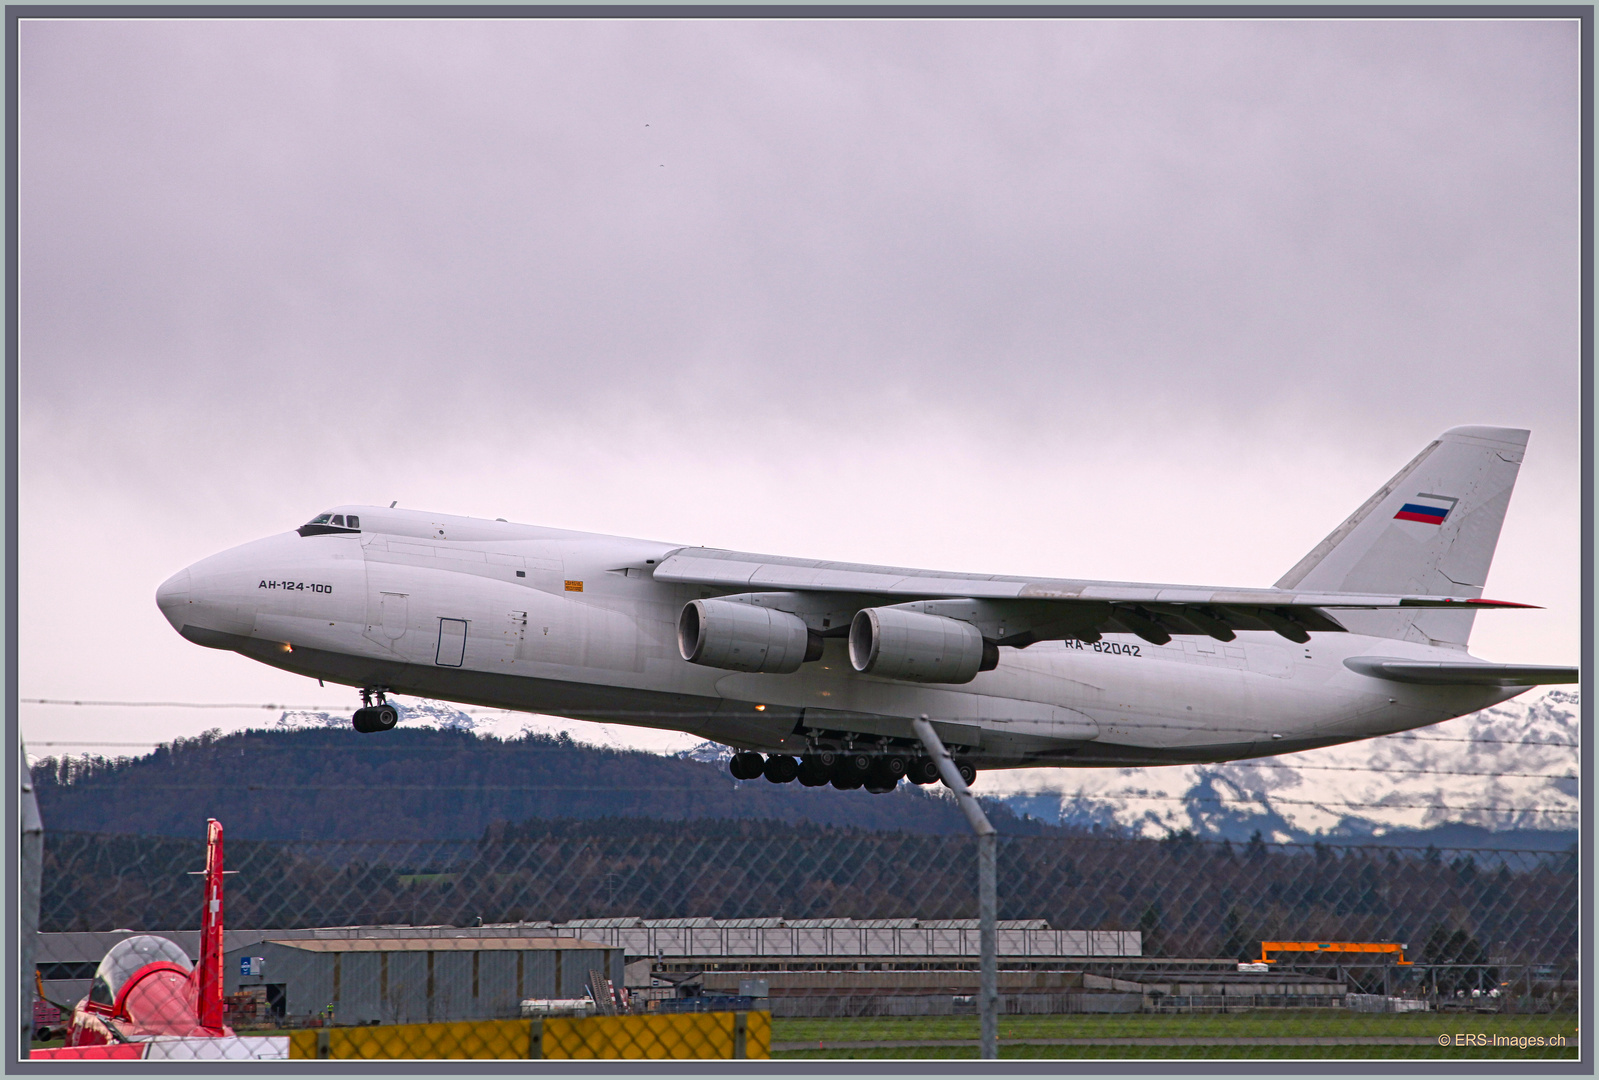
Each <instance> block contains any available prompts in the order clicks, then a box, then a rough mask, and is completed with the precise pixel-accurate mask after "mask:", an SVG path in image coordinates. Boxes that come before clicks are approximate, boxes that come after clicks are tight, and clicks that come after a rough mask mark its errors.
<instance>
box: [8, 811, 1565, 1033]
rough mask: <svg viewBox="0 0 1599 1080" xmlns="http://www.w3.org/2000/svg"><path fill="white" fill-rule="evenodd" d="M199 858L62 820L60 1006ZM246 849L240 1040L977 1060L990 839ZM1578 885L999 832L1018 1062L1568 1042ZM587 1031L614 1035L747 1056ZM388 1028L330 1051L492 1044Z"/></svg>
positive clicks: (178, 909)
mask: <svg viewBox="0 0 1599 1080" xmlns="http://www.w3.org/2000/svg"><path fill="white" fill-rule="evenodd" d="M203 860H204V850H203V844H202V843H201V842H200V841H199V840H198V839H196V840H193V841H190V840H178V839H167V838H157V837H139V836H126V835H104V834H87V833H51V834H49V835H48V836H47V839H46V844H45V860H44V867H43V900H42V904H41V910H40V920H39V921H40V927H41V938H40V948H39V961H40V975H41V980H42V985H43V986H44V987H45V989H46V991H47V996H49V997H52V998H54V999H55V1000H57V1001H60V1002H61V1003H63V1004H70V1002H66V1001H63V999H64V998H72V999H73V1000H74V1001H75V1000H76V999H77V997H81V996H82V994H83V993H86V992H87V991H88V988H89V981H88V980H89V979H91V978H92V976H93V974H94V968H95V966H96V964H97V962H98V958H99V957H100V956H101V955H103V953H104V952H105V950H106V948H107V947H108V946H109V945H110V944H114V943H115V941H117V940H118V939H119V938H120V937H122V936H126V933H125V932H126V931H138V932H148V933H152V934H164V935H165V936H167V937H169V938H171V939H172V940H173V941H175V942H177V943H178V945H179V946H180V947H182V948H184V949H186V950H187V951H188V952H189V954H190V955H191V956H192V955H193V952H194V949H195V943H194V942H195V938H196V936H197V935H196V928H197V927H198V925H199V916H200V897H199V889H198V886H197V885H196V881H197V879H196V878H194V877H191V876H189V875H190V872H191V871H194V870H196V869H198V868H199V867H200V866H202V865H203ZM227 862H228V869H229V870H230V871H236V873H234V874H231V875H230V876H229V877H228V879H227V881H228V884H227V893H226V912H227V919H226V921H227V926H228V927H229V932H228V935H227V955H226V957H225V960H224V970H225V972H226V973H227V975H226V977H227V987H226V989H227V993H228V1005H229V1013H228V1016H229V1020H230V1026H231V1027H232V1028H233V1030H234V1031H235V1032H236V1033H238V1034H239V1035H240V1036H241V1037H242V1036H247V1035H249V1034H250V1033H252V1032H256V1033H266V1035H265V1037H269V1038H276V1037H283V1036H282V1033H285V1032H292V1031H293V1030H296V1029H300V1030H321V1031H323V1032H324V1033H327V1032H338V1031H344V1030H346V1029H351V1028H354V1027H361V1026H372V1025H376V1026H378V1027H380V1028H385V1029H387V1028H390V1027H392V1028H394V1029H395V1030H396V1031H398V1030H399V1029H400V1028H401V1027H402V1026H404V1025H438V1024H459V1023H471V1022H489V1021H495V1022H501V1023H505V1022H510V1021H515V1022H516V1023H518V1024H520V1025H522V1026H521V1028H519V1029H518V1030H519V1031H520V1032H521V1034H518V1035H516V1036H515V1038H511V1037H510V1036H505V1037H503V1038H502V1037H500V1036H495V1039H498V1040H499V1041H498V1042H496V1041H495V1039H490V1038H488V1037H487V1036H485V1037H483V1038H482V1039H479V1040H478V1043H481V1044H482V1045H483V1046H488V1045H490V1044H491V1043H492V1044H493V1045H495V1046H498V1047H499V1048H500V1050H499V1052H497V1053H496V1054H494V1055H491V1056H528V1055H529V1054H534V1055H535V1056H536V1051H537V1050H538V1047H539V1046H541V1045H544V1044H542V1043H540V1042H539V1039H540V1038H541V1037H542V1036H541V1034H540V1031H539V1030H537V1029H538V1027H539V1025H547V1024H553V1023H554V1022H555V1021H556V1020H561V1021H562V1022H563V1023H578V1022H580V1021H581V1022H584V1023H587V1022H589V1021H595V1022H598V1021H600V1020H606V1021H608V1022H609V1021H610V1018H611V1017H613V1016H615V1017H618V1018H623V1017H626V1016H628V1015H635V1016H638V1017H656V1018H663V1017H672V1016H693V1015H704V1016H716V1017H723V1018H726V1020H725V1023H724V1022H723V1020H721V1019H718V1020H717V1021H716V1022H715V1023H714V1024H711V1025H710V1026H709V1027H705V1030H706V1031H711V1030H713V1029H714V1030H717V1031H720V1030H722V1029H723V1028H724V1027H725V1028H726V1030H727V1031H728V1032H732V1031H733V1030H734V1028H733V1026H730V1025H737V1026H738V1029H739V1030H740V1031H742V1032H744V1033H745V1036H744V1038H743V1041H741V1042H740V1043H739V1046H740V1048H741V1049H740V1056H749V1054H750V1051H749V1046H750V1045H751V1044H749V1043H748V1038H747V1033H748V1030H749V1029H748V1024H749V1022H750V1021H749V1019H748V1018H749V1017H750V1016H759V1017H760V1020H759V1023H761V1024H766V1023H767V1020H766V1018H767V1017H768V1016H769V1017H770V1025H771V1026H770V1028H769V1029H766V1028H762V1033H763V1034H762V1041H761V1042H760V1043H759V1048H760V1050H761V1052H765V1050H766V1049H767V1048H769V1049H770V1051H771V1052H772V1053H773V1054H775V1055H776V1056H818V1055H821V1056H867V1057H904V1056H913V1057H914V1056H970V1055H974V1054H975V1052H976V1045H977V1044H976V1039H977V1017H976V1003H975V1002H976V999H975V995H976V993H977V975H978V972H977V968H978V955H977V937H978V935H977V925H976V914H977V910H976V908H977V895H976V892H977V890H976V858H975V854H974V842H973V840H972V839H971V838H969V837H940V836H920V835H905V834H897V833H884V832H868V831H857V830H849V829H830V828H820V827H818V828H811V829H805V830H798V829H795V828H794V827H792V826H788V825H780V824H771V825H767V824H763V823H760V822H750V821H744V822H694V823H683V822H676V823H670V824H669V825H667V824H657V823H651V822H648V821H638V820H613V821H584V822H557V823H549V822H544V823H535V824H529V825H527V826H519V827H499V828H495V829H491V830H489V831H488V832H487V833H486V834H485V835H484V836H483V837H481V838H478V839H476V840H470V841H466V840H463V841H449V842H429V843H414V842H390V841H378V840H375V841H368V842H350V841H339V842H297V843H291V842H251V841H249V840H244V839H238V838H234V839H232V840H230V843H229V847H228V858H227ZM1578 881H1579V878H1578V865H1577V857H1576V854H1575V852H1574V851H1571V852H1558V853H1556V852H1541V851H1507V850H1479V849H1472V850H1464V849H1462V850H1451V849H1438V848H1425V849H1417V848H1399V847H1383V846H1376V845H1358V846H1341V845H1334V844H1311V845H1297V844H1273V843H1266V842H1263V841H1261V840H1259V839H1256V840H1253V841H1250V842H1248V843H1244V844H1228V843H1213V842H1208V841H1200V840H1197V839H1194V838H1192V837H1188V836H1176V837H1171V838H1168V839H1165V840H1137V839H1124V838H1104V837H1095V836H1089V835H1083V836H1070V835H1067V836H1047V837H1039V836H1029V837H1014V836H1013V837H1002V838H1001V840H1000V843H999V852H998V896H999V918H1000V920H1001V921H1000V926H999V934H998V953H999V967H1000V973H999V986H998V989H999V993H1000V1006H1001V1010H1002V1012H1003V1013H1004V1017H1003V1021H1002V1024H1001V1029H1000V1038H1001V1054H1002V1056H1041V1055H1042V1056H1070V1057H1125V1056H1162V1057H1193V1056H1203V1057H1210V1056H1218V1055H1220V1056H1288V1057H1301V1056H1314V1057H1320V1056H1340V1057H1348V1056H1354V1057H1392V1056H1416V1055H1425V1056H1443V1057H1446V1058H1458V1057H1480V1056H1511V1057H1526V1056H1541V1055H1554V1056H1568V1057H1569V1056H1575V1055H1576V1054H1577V1052H1578V1051H1577V1042H1576V1037H1575V1036H1576V1031H1575V1027H1576V1018H1575V1009H1576V1006H1577V985H1578V984H1577V955H1578V917H1577V904H1578ZM113 931H120V932H122V933H120V934H119V933H112V932H113ZM74 950H75V951H74ZM735 1018H743V1019H735ZM629 1023H631V1021H630V1022H629ZM46 1026H48V1025H46ZM418 1030H420V1029H418ZM563 1030H566V1031H567V1034H566V1035H563V1038H565V1039H567V1041H568V1042H572V1045H573V1046H581V1047H586V1048H587V1049H584V1050H582V1053H585V1054H600V1055H602V1056H603V1055H604V1054H606V1053H610V1052H613V1051H614V1052H615V1053H617V1054H620V1055H622V1056H629V1055H631V1056H661V1055H662V1054H666V1056H672V1055H673V1054H675V1053H679V1052H687V1051H686V1050H685V1049H684V1048H685V1047H689V1046H690V1045H691V1044H692V1046H694V1047H698V1049H697V1050H695V1051H694V1052H695V1053H704V1054H708V1055H710V1056H734V1049H735V1048H734V1041H733V1039H732V1036H731V1035H729V1038H728V1040H726V1041H725V1043H723V1042H717V1043H716V1044H715V1045H716V1049H715V1050H714V1052H713V1050H712V1046H711V1043H710V1042H707V1041H705V1039H702V1038H700V1037H699V1036H695V1039H698V1040H699V1041H697V1042H696V1041H695V1039H689V1040H688V1041H684V1039H683V1038H676V1037H675V1036H672V1037H670V1038H667V1036H663V1034H662V1032H666V1033H668V1035H669V1033H670V1032H671V1031H673V1030H676V1029H674V1028H670V1027H668V1028H664V1029H662V1031H661V1032H656V1033H655V1034H653V1035H649V1034H646V1029H645V1028H638V1029H636V1030H634V1029H632V1028H628V1027H627V1026H626V1025H622V1026H617V1025H616V1024H612V1027H611V1028H610V1029H607V1030H609V1031H610V1034H609V1035H606V1036H605V1037H604V1038H603V1039H601V1038H600V1036H598V1035H595V1034H594V1031H597V1030H598V1029H597V1028H596V1029H593V1030H591V1031H587V1032H586V1033H583V1034H581V1037H580V1035H579V1034H573V1032H574V1031H576V1030H577V1029H570V1030H568V1029H563ZM649 1030H653V1029H649ZM684 1030H685V1031H687V1030H690V1029H684ZM692 1030H696V1031H697V1030H699V1029H698V1028H694V1029H692ZM524 1036H525V1038H524ZM1456 1036H1460V1037H1461V1038H1462V1039H1463V1040H1465V1041H1460V1042H1458V1043H1457V1042H1456V1041H1455V1038H1456ZM441 1037H442V1036H441ZM363 1038H364V1039H365V1041H360V1040H358V1044H359V1046H360V1047H364V1048H365V1049H364V1050H360V1051H359V1052H357V1051H355V1050H351V1051H350V1052H349V1053H348V1054H346V1053H342V1052H335V1051H334V1050H333V1049H332V1048H333V1046H334V1043H331V1042H328V1040H327V1039H324V1040H323V1042H322V1043H321V1044H320V1048H321V1054H320V1056H330V1055H331V1056H396V1053H397V1054H398V1056H422V1057H427V1056H441V1057H444V1056H474V1055H473V1054H469V1053H465V1052H462V1051H460V1050H459V1047H460V1046H461V1045H463V1043H462V1039H461V1036H460V1035H459V1033H457V1034H456V1035H453V1036H451V1038H453V1039H455V1041H454V1042H452V1043H451V1044H450V1046H444V1045H442V1044H440V1045H439V1046H437V1047H433V1048H432V1049H433V1050H434V1052H433V1053H426V1052H423V1051H426V1050H428V1049H429V1048H430V1045H431V1044H430V1043H429V1039H431V1038H433V1036H427V1035H420V1034H417V1033H415V1032H413V1033H411V1034H409V1035H407V1036H406V1037H405V1038H400V1037H399V1036H398V1035H396V1036H395V1037H392V1038H387V1037H385V1038H379V1037H378V1036H376V1035H374V1036H372V1037H370V1038H366V1037H363ZM472 1038H475V1036H472V1037H468V1038H467V1039H466V1041H467V1042H471V1041H472ZM663 1038H667V1041H665V1042H663V1041H662V1039H663ZM685 1038H686V1037H685ZM507 1039H509V1041H507ZM594 1039H600V1041H599V1042H594V1041H593V1040H594ZM649 1039H653V1040H655V1041H654V1042H653V1043H651V1044H650V1045H651V1046H653V1047H655V1049H654V1050H650V1049H647V1048H645V1046H644V1042H643V1041H639V1040H645V1041H647V1040H649ZM672 1039H676V1041H672ZM1538 1039H1543V1040H1546V1041H1545V1042H1543V1043H1537V1042H1536V1041H1535V1040H1538ZM573 1040H576V1041H573ZM585 1040H588V1041H585ZM606 1040H610V1041H609V1042H607V1041H606ZM1507 1040H1508V1041H1507ZM1548 1040H1555V1041H1548ZM302 1041H303V1040H302ZM618 1041H619V1042H620V1043H625V1044H627V1047H625V1048H621V1049H618V1048H616V1046H615V1045H613V1044H616V1043H618ZM546 1042H547V1040H546ZM602 1044H603V1045H602ZM274 1045H276V1044H274ZM284 1045H285V1048H286V1049H285V1052H286V1053H287V1052H289V1051H290V1050H292V1049H293V1046H295V1045H298V1044H293V1043H287V1044H284ZM305 1045H306V1046H308V1047H311V1049H312V1052H310V1053H307V1054H305V1055H304V1056H319V1055H318V1054H317V1053H316V1052H315V1051H316V1049H317V1047H318V1045H319V1044H317V1043H316V1041H315V1040H314V1039H313V1040H312V1041H311V1042H309V1043H306V1044H305ZM473 1045H477V1043H474V1044H473ZM668 1045H670V1047H673V1048H675V1049H673V1050H672V1051H671V1052H670V1053H668V1051H667V1050H664V1049H662V1048H663V1047H667V1046H668ZM338 1046H341V1047H355V1046H357V1043H351V1042H349V1041H348V1040H345V1041H343V1042H339V1043H338ZM394 1047H403V1048H404V1050H403V1052H394V1051H393V1048H394ZM452 1047H454V1048H455V1049H451V1048H452ZM518 1047H520V1048H523V1049H521V1050H517V1049H516V1048H518ZM596 1047H599V1049H596ZM605 1047H611V1049H610V1050H607V1049H605ZM385 1048H387V1049H385ZM546 1056H548V1055H546Z"/></svg>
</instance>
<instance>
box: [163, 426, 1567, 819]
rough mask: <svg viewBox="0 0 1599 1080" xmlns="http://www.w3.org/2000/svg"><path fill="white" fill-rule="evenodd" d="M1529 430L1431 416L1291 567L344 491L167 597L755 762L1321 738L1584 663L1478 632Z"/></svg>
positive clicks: (1069, 761) (266, 646)
mask: <svg viewBox="0 0 1599 1080" xmlns="http://www.w3.org/2000/svg"><path fill="white" fill-rule="evenodd" d="M1527 437H1528V432H1526V431H1522V430H1516V429H1508V428H1493V427H1460V428H1454V429H1452V430H1450V431H1447V432H1445V433H1444V434H1443V435H1441V436H1440V437H1439V438H1438V439H1436V440H1435V441H1433V442H1432V443H1431V444H1429V445H1428V446H1427V447H1426V448H1425V449H1423V450H1422V451H1421V453H1420V454H1418V455H1417V456H1416V458H1415V459H1414V460H1413V461H1411V462H1410V464H1408V465H1406V466H1405V467H1404V468H1403V469H1401V470H1400V471H1399V473H1398V475H1396V476H1395V477H1394V478H1393V479H1392V480H1390V481H1389V482H1388V483H1386V484H1384V485H1383V486H1382V487H1381V488H1379V489H1378V490H1377V492H1376V494H1374V495H1372V496H1371V498H1369V499H1368V500H1366V502H1365V503H1364V504H1362V505H1361V506H1360V508H1359V509H1357V510H1356V511H1355V512H1354V513H1353V514H1351V515H1350V516H1349V518H1348V519H1347V520H1346V521H1344V523H1343V524H1341V525H1339V526H1338V528H1336V529H1334V530H1333V531H1332V533H1331V534H1330V535H1328V536H1327V538H1326V539H1325V540H1323V541H1322V542H1321V543H1319V544H1317V545H1316V546H1315V548H1313V549H1312V550H1311V551H1310V553H1309V554H1307V555H1306V556H1305V557H1304V558H1303V559H1301V560H1300V561H1299V562H1298V564H1296V565H1295V566H1294V567H1293V568H1292V569H1291V570H1289V571H1288V572H1287V573H1286V574H1284V575H1283V576H1282V577H1281V578H1280V579H1279V580H1278V581H1277V583H1276V584H1275V585H1274V586H1273V587H1271V588H1218V587H1209V586H1191V585H1158V584H1131V583H1124V582H1114V581H1088V580H1079V579H1059V578H1037V577H1016V576H1005V575H992V574H958V573H945V572H940V571H932V570H915V569H903V568H899V567H889V566H870V565H861V564H854V563H837V562H818V561H815V560H810V559H800V558H790V557H785V556H773V555H758V554H751V553H748V552H742V551H725V550H721V549H716V548H703V547H684V546H682V545H679V544H667V543H658V542H654V541H649V540H631V539H624V538H621V537H615V536H603V535H597V534H593V533H583V532H571V531H567V530H563V529H552V528H543V527H538V526H531V525H518V524H512V523H510V522H507V521H505V520H503V519H496V520H494V521H487V520H482V519H477V518H468V517H454V516H449V515H444V514H433V513H427V512H423V511H418V510H406V509H396V508H395V507H394V506H393V505H392V504H391V505H390V506H389V507H378V506H339V507H335V508H333V509H331V510H328V511H327V512H325V513H321V514H317V515H316V516H315V517H313V518H312V519H311V520H310V521H309V522H307V523H306V524H304V525H302V526H300V527H299V528H298V529H295V530H292V531H288V532H284V533H280V534H278V535H275V536H269V537H266V538H264V539H261V540H256V541H254V542H252V543H247V544H244V545H243V546H240V547H236V548H232V549H231V550H228V551H224V552H222V553H221V554H218V555H214V556H211V557H210V558H207V559H203V560H201V561H200V562H198V563H195V564H194V565H193V566H190V567H189V568H188V569H186V570H181V571H179V572H178V573H177V574H176V575H174V576H173V577H172V578H170V579H169V580H168V581H166V582H165V583H164V584H162V585H161V587H160V588H159V590H158V591H157V593H156V602H157V604H158V605H159V606H160V608H161V610H162V612H163V613H164V614H165V615H166V617H167V619H168V620H169V621H170V622H171V623H172V625H173V627H174V628H176V629H177V631H178V632H179V633H180V634H182V635H183V636H184V637H185V638H187V639H189V640H190V641H192V642H194V643H195V644H198V645H204V646H208V647H210V648H215V649H228V650H232V651H234V652H238V653H241V654H243V655H245V656H248V657H250V658H252V659H255V660H259V661H261V662H263V663H266V664H271V665H273V666H274V667H279V668H283V669H284V670H287V671H292V672H296V673H298V674H301V675H305V676H308V677H313V678H317V679H323V680H328V681H331V682H336V683H342V684H346V685H349V686H352V687H357V688H359V689H360V691H361V697H362V701H363V703H364V704H363V707H362V708H360V709H357V710H356V711H355V715H354V726H355V728H356V730H357V731H362V732H379V731H385V730H387V729H389V728H392V727H393V726H394V724H395V721H396V719H397V713H396V711H395V709H394V707H393V706H392V705H390V704H389V703H388V702H387V698H386V695H388V694H392V693H404V694H415V695H421V696H424V697H431V698H442V699H445V700H449V701H455V702H461V703H466V704H471V705H480V706H489V707H493V708H504V709H517V710H526V711H529V712H538V713H546V714H555V715H559V716H567V717H575V718H581V719H589V720H598V721H605V722H612V723H617V722H620V723H627V724H637V725H643V726H648V727H655V728H665V729H672V730H678V731H684V732H690V733H693V734H695V735H697V736H700V737H703V738H706V739H710V740H714V741H716V742H720V743H724V744H727V745H729V746H731V747H734V748H736V749H737V750H738V751H739V752H738V753H736V754H734V756H733V758H732V761H731V764H730V768H731V770H732V772H733V775H734V776H736V777H738V778H740V779H753V778H755V777H757V776H762V775H764V776H765V777H766V779H768V780H770V781H773V782H775V783H786V782H789V781H794V780H798V781H799V782H800V783H802V784H804V785H807V786H812V787H817V786H821V785H824V784H832V785H834V786H835V787H839V788H846V789H847V788H853V787H865V788H866V789H867V790H869V791H874V792H886V791H891V790H893V789H894V787H895V786H896V785H897V783H898V782H899V780H900V779H902V778H905V777H907V776H908V777H909V779H910V780H912V781H913V782H917V783H929V782H931V781H933V780H935V779H937V778H938V774H937V769H936V767H935V766H934V763H933V762H932V761H931V760H930V759H928V758H927V757H926V756H925V755H924V754H923V753H922V751H921V748H920V743H919V742H918V741H917V739H916V737H915V735H914V733H913V730H912V721H913V720H914V719H916V718H917V717H919V716H923V715H926V716H928V717H930V718H931V719H932V720H933V723H934V728H935V730H937V731H938V733H939V734H940V736H941V737H942V739H943V740H944V742H945V744H946V745H948V746H949V747H950V748H951V750H952V751H953V753H954V755H955V757H956V759H957V762H958V764H959V767H960V769H961V771H962V773H963V774H964V775H965V776H966V777H967V779H968V780H970V779H971V777H973V776H974V775H975V770H977V769H1003V768H1019V767H1038V766H1142V765H1162V764H1178V763H1192V762H1216V761H1228V760H1234V759H1240V758H1251V757H1261V756H1268V755H1274V754H1283V753H1289V752H1292V751H1298V750H1308V749H1312V748H1314V747H1320V746H1329V745H1332V744H1335V743H1343V742H1350V741H1352V740H1356V739H1365V738H1370V737H1372V736H1377V735H1385V734H1389V733H1392V732H1398V731H1405V730H1408V729H1411V728H1418V727H1423V726H1425V725H1428V724H1435V723H1438V722H1439V721H1441V720H1448V719H1450V718H1451V717H1455V716H1460V715H1463V714H1465V713H1469V712H1473V711H1475V710H1478V709H1482V708H1485V707H1487V706H1489V705H1493V704H1495V703H1497V702H1501V701H1504V700H1506V699H1508V698H1511V697H1514V696H1515V695H1517V694H1520V693H1522V692H1524V691H1525V690H1526V689H1527V688H1528V687H1530V686H1533V685H1537V684H1541V683H1569V682H1575V681H1577V669H1576V668H1570V667H1546V666H1528V665H1519V664H1495V663H1489V662H1486V661H1483V660H1479V659H1476V658H1475V657H1473V656H1471V655H1470V654H1469V653H1468V652H1467V643H1468V640H1469V638H1470V634H1471V629H1472V622H1473V620H1474V619H1475V617H1476V615H1477V613H1478V612H1479V611H1482V610H1484V609H1490V608H1492V609H1499V608H1516V607H1527V606H1530V605H1525V604H1513V603H1504V602H1499V601H1493V600H1484V599H1482V591H1483V586H1484V584H1485V583H1486V581H1487V578H1488V567H1489V564H1490V562H1491V561H1492V559H1493V553H1494V548H1495V546H1496V545H1497V543H1498V540H1499V531H1500V527H1501V525H1502V523H1503V521H1504V516H1505V511H1506V508H1507V507H1508V505H1509V502H1510V494H1511V490H1512V488H1513V487H1514V485H1515V481H1516V474H1517V471H1518V469H1519V468H1520V464H1521V460H1522V454H1523V451H1524V450H1525V448H1526V445H1527Z"/></svg>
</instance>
